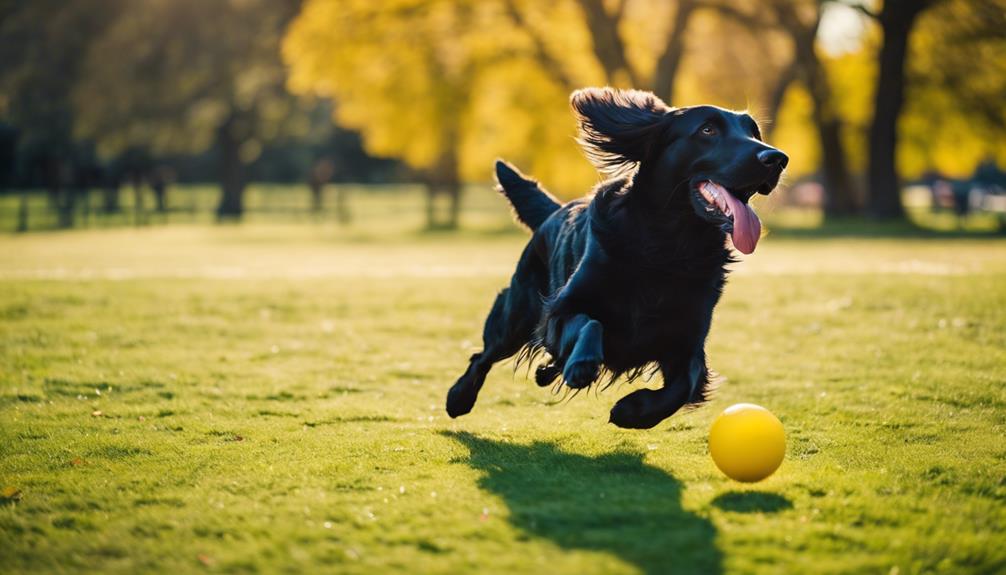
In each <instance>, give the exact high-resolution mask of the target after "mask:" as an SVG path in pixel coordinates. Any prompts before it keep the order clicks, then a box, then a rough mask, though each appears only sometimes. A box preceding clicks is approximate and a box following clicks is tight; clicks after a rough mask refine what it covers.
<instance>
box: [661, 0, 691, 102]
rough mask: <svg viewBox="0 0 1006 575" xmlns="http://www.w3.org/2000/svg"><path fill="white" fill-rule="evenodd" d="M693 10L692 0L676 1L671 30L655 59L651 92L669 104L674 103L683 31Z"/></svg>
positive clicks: (682, 49) (682, 47)
mask: <svg viewBox="0 0 1006 575" xmlns="http://www.w3.org/2000/svg"><path fill="white" fill-rule="evenodd" d="M694 12H695V1H694V0H681V1H680V2H678V9H677V12H676V13H675V14H674V22H673V23H672V24H671V31H670V32H669V33H668V34H669V35H668V36H667V45H666V46H665V47H664V53H663V54H661V55H660V58H659V59H658V60H657V69H656V71H655V73H654V76H653V92H654V93H655V94H656V95H657V96H659V97H660V98H663V99H664V101H665V102H667V103H669V104H673V103H674V81H675V79H676V78H677V76H678V69H679V68H680V67H681V59H682V58H683V57H684V54H685V31H686V30H687V29H688V21H689V20H690V19H691V17H692V14H693V13H694Z"/></svg>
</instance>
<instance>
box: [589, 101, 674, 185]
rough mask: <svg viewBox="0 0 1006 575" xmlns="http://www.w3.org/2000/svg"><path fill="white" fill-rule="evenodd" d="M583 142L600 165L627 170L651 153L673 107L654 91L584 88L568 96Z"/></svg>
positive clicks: (613, 170) (617, 171)
mask: <svg viewBox="0 0 1006 575" xmlns="http://www.w3.org/2000/svg"><path fill="white" fill-rule="evenodd" d="M569 102H570V106H571V107H572V108H573V113H574V114H575V115H576V118H577V121H579V123H580V137H579V140H578V141H579V142H580V145H581V146H583V149H584V152H585V153H586V155H587V158H588V159H589V160H590V161H591V163H593V164H594V165H595V166H596V167H597V169H599V170H601V171H602V172H605V173H607V174H611V175H618V174H622V173H625V172H627V171H629V170H631V169H632V168H634V167H635V165H636V164H638V163H639V162H642V161H643V160H645V159H646V157H647V156H648V155H649V154H650V151H651V150H652V146H653V144H654V143H655V141H656V140H657V139H658V136H659V134H660V133H662V132H663V128H664V119H665V116H666V114H667V113H668V112H670V111H671V108H670V107H668V106H667V104H665V103H664V102H663V101H662V100H661V99H660V98H658V97H656V96H654V95H653V94H652V93H651V92H642V91H639V90H617V89H615V88H585V89H583V90H577V91H575V92H573V95H572V96H570V99H569Z"/></svg>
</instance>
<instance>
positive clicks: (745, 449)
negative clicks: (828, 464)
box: [709, 403, 786, 483]
mask: <svg viewBox="0 0 1006 575" xmlns="http://www.w3.org/2000/svg"><path fill="white" fill-rule="evenodd" d="M709 454H710V455H712V456H713V461H714V462H715V463H716V467H719V468H720V471H722V472H723V473H725V474H726V475H727V477H730V478H731V479H735V480H737V481H743V482H746V483H751V482H755V481H761V480H762V479H765V478H766V477H768V476H769V475H772V473H773V472H774V471H775V470H776V469H778V468H779V465H780V464H781V463H782V458H783V456H784V455H785V454H786V432H785V431H784V430H783V428H782V422H781V421H779V418H777V417H776V416H774V415H772V412H770V411H769V410H767V409H765V408H764V407H761V406H760V405H754V404H751V403H738V404H736V405H731V406H730V407H728V408H726V409H725V410H723V413H721V414H720V415H719V416H718V417H717V418H716V421H714V422H713V427H712V428H711V429H710V430H709Z"/></svg>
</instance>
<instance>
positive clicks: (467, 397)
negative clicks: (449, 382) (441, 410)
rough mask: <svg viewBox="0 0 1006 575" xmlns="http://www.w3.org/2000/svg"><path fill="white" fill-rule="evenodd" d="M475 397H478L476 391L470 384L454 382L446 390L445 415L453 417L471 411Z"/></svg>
mask: <svg viewBox="0 0 1006 575" xmlns="http://www.w3.org/2000/svg"><path fill="white" fill-rule="evenodd" d="M476 399H478V392H476V391H475V390H473V389H472V388H471V386H470V385H465V384H464V383H461V382H458V383H455V384H454V387H452V388H451V390H450V391H448V392H447V415H449V416H451V419H454V418H455V417H461V416H462V415H465V414H466V413H469V412H471V410H472V408H473V407H475V400H476Z"/></svg>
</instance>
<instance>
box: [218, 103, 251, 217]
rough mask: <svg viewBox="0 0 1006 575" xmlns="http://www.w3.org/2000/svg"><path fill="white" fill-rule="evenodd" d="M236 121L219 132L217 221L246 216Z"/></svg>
mask: <svg viewBox="0 0 1006 575" xmlns="http://www.w3.org/2000/svg"><path fill="white" fill-rule="evenodd" d="M236 124H237V122H236V120H235V118H234V117H233V116H232V117H231V118H229V119H228V120H227V121H226V122H224V124H223V125H222V126H220V128H219V129H218V130H217V144H218V145H219V147H220V188H221V192H222V194H221V196H220V204H219V205H218V206H217V219H219V220H224V219H235V220H236V219H240V218H241V216H242V215H243V214H244V190H245V181H244V165H243V163H242V162H241V155H240V148H241V143H240V142H239V141H238V138H237V137H236V134H235V131H236Z"/></svg>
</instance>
